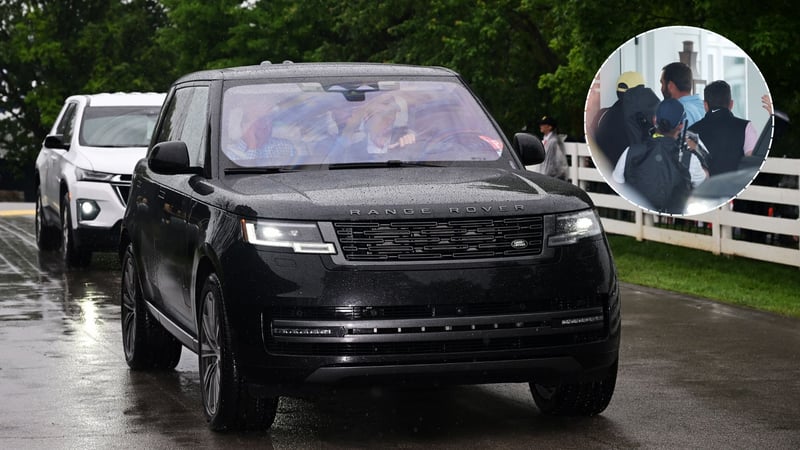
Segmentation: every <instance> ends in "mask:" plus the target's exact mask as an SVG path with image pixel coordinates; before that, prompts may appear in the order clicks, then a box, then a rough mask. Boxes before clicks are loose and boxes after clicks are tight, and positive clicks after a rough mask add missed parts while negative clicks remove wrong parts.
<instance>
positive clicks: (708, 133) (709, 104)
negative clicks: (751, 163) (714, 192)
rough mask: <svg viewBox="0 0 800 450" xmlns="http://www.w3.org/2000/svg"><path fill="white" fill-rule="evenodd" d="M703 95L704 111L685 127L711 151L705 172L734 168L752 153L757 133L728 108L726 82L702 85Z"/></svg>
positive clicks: (729, 94)
mask: <svg viewBox="0 0 800 450" xmlns="http://www.w3.org/2000/svg"><path fill="white" fill-rule="evenodd" d="M703 96H704V97H705V100H704V104H705V109H706V115H705V117H703V118H702V119H701V120H699V121H697V122H696V123H695V124H694V125H692V126H690V127H689V131H693V132H695V133H697V134H698V135H699V136H700V140H702V141H703V144H705V146H706V148H707V149H708V152H709V154H710V155H711V159H710V161H709V162H708V173H709V174H710V175H711V176H714V175H717V174H720V173H725V172H731V171H734V170H737V169H738V168H739V162H740V161H741V160H742V158H743V157H744V156H749V155H750V154H752V153H753V148H754V147H755V145H756V141H757V140H758V133H756V130H755V128H754V127H753V124H752V123H751V122H750V121H748V120H744V119H740V118H738V117H735V116H734V115H733V113H732V112H731V109H732V108H733V100H731V87H730V86H729V85H728V83H726V82H725V81H722V80H718V81H714V82H713V83H711V84H709V85H708V86H706V88H705V90H704V91H703Z"/></svg>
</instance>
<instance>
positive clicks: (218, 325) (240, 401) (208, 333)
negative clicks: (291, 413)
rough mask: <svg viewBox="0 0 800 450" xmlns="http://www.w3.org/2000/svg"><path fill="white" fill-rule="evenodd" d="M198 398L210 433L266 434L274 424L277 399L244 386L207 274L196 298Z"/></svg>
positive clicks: (216, 285)
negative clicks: (234, 431) (197, 316)
mask: <svg viewBox="0 0 800 450" xmlns="http://www.w3.org/2000/svg"><path fill="white" fill-rule="evenodd" d="M199 309H200V318H199V321H198V323H199V325H200V326H199V336H200V352H199V354H198V360H199V368H200V395H201V397H202V400H203V411H204V413H205V416H206V419H207V420H208V424H209V427H210V428H211V429H212V430H214V431H224V430H266V429H268V428H269V427H270V426H272V423H273V422H274V421H275V414H276V413H277V410H278V400H279V398H278V397H256V396H253V395H251V394H250V393H249V392H248V390H247V386H246V384H245V380H244V377H243V375H242V372H241V366H240V364H239V361H238V359H237V353H236V335H235V332H234V330H233V328H232V327H231V326H230V322H229V320H228V315H227V311H226V308H225V302H224V299H223V296H222V289H221V286H220V281H219V278H218V277H217V276H216V274H213V273H212V274H211V275H209V276H208V278H207V279H206V281H205V283H204V285H203V290H202V293H201V295H200V308H199Z"/></svg>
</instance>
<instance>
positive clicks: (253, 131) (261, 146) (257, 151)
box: [225, 104, 297, 166]
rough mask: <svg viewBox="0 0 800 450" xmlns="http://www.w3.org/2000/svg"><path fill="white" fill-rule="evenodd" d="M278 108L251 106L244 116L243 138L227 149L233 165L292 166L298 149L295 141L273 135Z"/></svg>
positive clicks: (241, 130)
mask: <svg viewBox="0 0 800 450" xmlns="http://www.w3.org/2000/svg"><path fill="white" fill-rule="evenodd" d="M275 112H276V109H275V108H274V107H273V108H264V107H263V106H262V105H260V104H252V105H247V106H245V107H244V108H243V110H242V114H241V127H240V136H239V139H238V140H237V141H235V142H234V143H233V144H231V145H229V146H228V147H227V148H226V149H225V154H226V155H227V156H228V158H230V159H231V160H232V161H233V162H235V163H237V164H240V165H246V166H257V165H283V164H289V163H291V162H292V161H293V160H294V158H295V156H297V149H296V148H295V146H294V145H293V144H292V142H291V141H289V140H287V139H282V138H278V137H275V136H273V135H272V125H273V124H272V121H273V119H274V115H275Z"/></svg>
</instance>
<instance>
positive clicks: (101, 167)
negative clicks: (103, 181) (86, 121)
mask: <svg viewBox="0 0 800 450" xmlns="http://www.w3.org/2000/svg"><path fill="white" fill-rule="evenodd" d="M73 151H74V150H70V152H69V153H72V152H73ZM74 154H75V165H76V166H78V167H80V168H83V169H88V170H93V171H95V172H105V173H117V174H131V173H133V168H134V167H136V163H137V162H138V161H139V160H140V159H142V158H144V157H145V155H146V154H147V148H146V147H113V148H110V147H80V148H79V149H77V151H75V153H74Z"/></svg>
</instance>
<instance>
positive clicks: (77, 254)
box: [61, 193, 92, 267]
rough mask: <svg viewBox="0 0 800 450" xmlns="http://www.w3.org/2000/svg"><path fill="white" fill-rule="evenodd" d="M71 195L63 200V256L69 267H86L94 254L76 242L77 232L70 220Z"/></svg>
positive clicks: (65, 195)
mask: <svg viewBox="0 0 800 450" xmlns="http://www.w3.org/2000/svg"><path fill="white" fill-rule="evenodd" d="M70 217H72V216H71V213H70V204H69V194H68V193H67V194H64V197H63V198H62V199H61V255H62V257H63V258H64V263H65V264H66V265H67V266H68V267H86V266H88V265H89V263H90V262H92V252H91V251H89V250H87V249H86V248H84V247H82V246H79V245H78V244H77V243H76V242H75V231H74V230H73V229H72V220H70Z"/></svg>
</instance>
